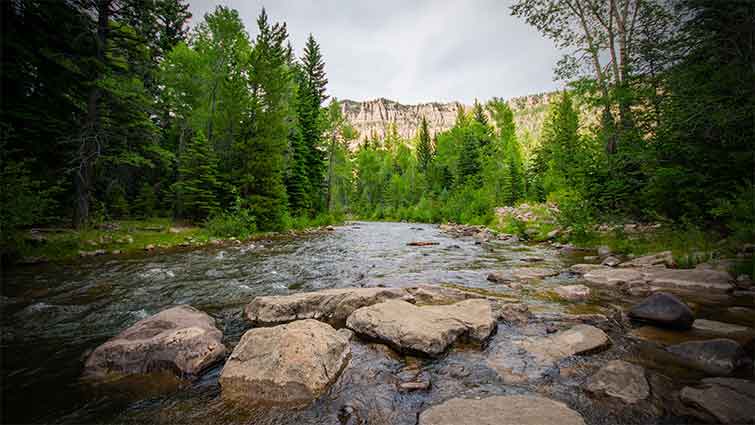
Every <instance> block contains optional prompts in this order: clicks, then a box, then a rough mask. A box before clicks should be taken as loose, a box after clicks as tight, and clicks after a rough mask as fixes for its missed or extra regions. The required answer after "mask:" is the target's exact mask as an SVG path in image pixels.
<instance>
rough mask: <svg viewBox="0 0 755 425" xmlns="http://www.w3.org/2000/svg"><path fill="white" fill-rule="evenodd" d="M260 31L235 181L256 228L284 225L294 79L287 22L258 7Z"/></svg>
mask: <svg viewBox="0 0 755 425" xmlns="http://www.w3.org/2000/svg"><path fill="white" fill-rule="evenodd" d="M257 26H258V29H259V34H258V35H257V39H256V43H255V46H254V50H253V51H252V54H251V58H250V61H249V67H250V69H249V75H250V77H249V85H250V88H251V99H250V109H249V111H248V116H249V117H250V118H251V119H250V120H249V121H248V122H247V124H246V128H245V129H244V133H245V135H246V137H245V138H244V140H243V141H241V142H240V143H238V144H237V148H238V149H239V154H240V158H241V160H242V165H241V167H240V170H239V171H240V175H239V176H238V182H239V183H240V186H241V195H242V196H243V197H244V199H245V202H246V205H247V207H249V208H250V209H251V210H252V214H253V215H254V217H255V219H256V222H257V228H259V229H261V230H278V229H281V228H282V227H283V225H284V222H283V219H284V217H285V214H286V208H287V198H286V186H285V185H284V170H285V163H284V154H285V152H286V148H287V146H288V138H289V126H290V121H291V120H290V114H291V113H292V111H291V109H290V106H291V102H292V98H293V93H294V91H293V81H292V79H291V70H290V68H289V65H288V51H287V47H286V41H287V39H288V31H287V29H286V24H285V23H275V24H270V22H268V17H267V12H265V9H262V12H261V13H260V16H259V17H258V18H257Z"/></svg>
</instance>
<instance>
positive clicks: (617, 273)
mask: <svg viewBox="0 0 755 425" xmlns="http://www.w3.org/2000/svg"><path fill="white" fill-rule="evenodd" d="M582 278H583V279H585V280H586V281H587V282H589V283H592V284H594V285H600V286H611V287H624V286H633V285H642V284H644V283H645V281H646V279H645V276H644V275H643V274H642V272H640V271H638V270H634V269H615V268H612V267H606V266H602V267H601V268H595V269H592V270H589V271H587V272H586V273H585V274H584V275H583V276H582Z"/></svg>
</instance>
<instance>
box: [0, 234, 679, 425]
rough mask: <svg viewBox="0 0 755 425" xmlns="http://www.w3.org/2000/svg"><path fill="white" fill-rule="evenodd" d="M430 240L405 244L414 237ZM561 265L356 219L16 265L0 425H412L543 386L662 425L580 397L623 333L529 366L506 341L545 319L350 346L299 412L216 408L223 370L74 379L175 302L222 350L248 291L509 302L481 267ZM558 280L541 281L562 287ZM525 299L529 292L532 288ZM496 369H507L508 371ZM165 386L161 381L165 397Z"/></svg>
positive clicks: (581, 404)
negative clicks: (366, 292) (460, 401)
mask: <svg viewBox="0 0 755 425" xmlns="http://www.w3.org/2000/svg"><path fill="white" fill-rule="evenodd" d="M416 240H421V241H432V242H437V243H438V245H434V246H429V247H421V248H420V247H410V246H407V243H408V242H410V241H416ZM533 257H536V258H538V259H540V260H541V261H540V262H538V263H537V264H536V265H537V266H538V267H544V266H545V267H555V268H559V269H565V268H566V267H567V266H568V265H570V264H571V263H573V262H574V261H576V259H574V258H569V257H564V256H560V255H559V254H558V253H557V252H556V251H555V250H553V249H549V248H545V247H542V246H526V245H519V244H505V243H482V244H479V243H477V242H476V241H475V240H474V239H472V238H451V237H449V236H447V235H445V234H443V233H441V232H440V231H439V230H438V228H437V226H433V225H426V224H408V223H367V222H356V223H350V224H347V225H344V226H339V227H337V228H336V230H335V231H331V232H323V233H316V234H311V235H306V236H297V237H289V238H278V239H275V240H269V241H255V242H253V243H248V244H242V245H237V246H224V247H213V248H206V249H201V250H194V251H176V252H169V253H159V254H157V255H146V254H145V255H139V256H130V257H119V258H117V259H114V258H112V257H110V258H105V259H101V260H100V259H93V260H91V261H87V262H81V263H77V264H72V265H44V266H29V267H18V268H14V269H11V270H6V271H5V272H4V274H3V294H2V296H3V297H2V308H3V314H2V396H3V414H2V416H3V422H4V423H40V422H46V423H112V422H119V423H152V424H168V423H190V422H191V423H200V424H201V423H247V424H306V423H314V424H359V423H370V424H415V423H416V421H417V415H418V413H419V412H421V411H422V410H424V409H425V408H427V407H428V406H430V405H433V404H437V403H439V402H442V401H443V400H446V399H448V398H451V397H483V396H487V395H493V394H529V393H539V394H542V395H546V396H548V397H551V398H556V399H560V400H562V401H564V402H566V403H567V404H569V405H570V406H571V407H572V408H575V409H577V410H579V411H580V412H581V413H582V414H583V415H584V416H585V418H586V419H587V421H588V422H589V423H612V422H617V421H620V422H625V423H647V422H664V421H673V420H674V419H675V418H673V417H671V416H669V415H668V414H667V413H666V412H663V411H662V409H661V410H658V409H647V408H645V407H641V408H638V409H636V410H637V411H636V412H634V413H632V412H628V411H622V412H616V411H615V409H613V407H612V406H610V405H602V404H600V403H599V402H596V401H592V400H591V399H590V398H588V397H587V396H586V395H584V394H583V393H581V392H580V391H576V390H575V388H578V387H579V385H580V383H581V382H582V381H583V380H584V377H585V375H586V374H587V373H588V372H589V371H594V370H595V368H596V367H597V366H596V365H599V364H601V363H605V361H606V360H607V359H610V358H618V357H624V358H626V357H631V356H635V355H636V354H634V351H636V350H632V348H631V344H629V343H627V342H626V341H625V340H624V337H623V336H622V335H611V336H612V339H613V340H614V344H613V347H612V348H611V349H610V350H608V351H606V352H603V353H599V354H596V355H594V356H590V357H589V358H576V359H572V360H570V361H569V362H568V364H561V365H560V366H561V368H560V369H559V368H555V370H554V369H553V368H552V367H550V368H549V367H546V366H542V367H540V366H538V365H529V364H526V361H525V360H522V358H521V356H520V357H517V353H515V352H513V351H512V350H513V349H512V348H511V344H510V343H509V342H510V341H511V340H512V339H516V338H518V337H522V336H527V335H545V333H546V324H545V323H533V324H531V325H527V326H525V327H517V326H509V325H506V324H500V325H499V329H498V332H497V334H496V335H495V337H494V338H493V340H492V341H491V342H490V343H489V344H488V345H487V347H485V348H484V349H483V350H480V349H479V348H464V347H461V348H457V349H454V350H452V351H451V352H450V353H448V354H447V355H446V356H444V357H443V358H440V359H435V360H428V359H416V358H411V357H402V356H398V355H396V354H395V353H393V352H392V351H391V350H389V349H387V348H385V347H384V346H382V345H378V344H369V343H363V342H359V341H354V342H352V359H351V362H350V364H349V366H348V367H347V368H346V370H345V371H344V373H343V375H342V376H341V378H340V379H339V380H338V382H337V383H336V384H334V385H333V387H332V388H331V389H330V390H329V392H328V393H327V394H326V395H324V396H323V397H321V398H320V399H319V400H317V401H316V402H314V403H313V404H311V405H310V406H308V407H306V408H303V409H287V408H273V407H268V408H256V409H255V410H248V409H243V408H239V407H230V406H227V405H225V404H224V403H223V402H222V400H221V399H220V396H219V393H220V388H219V385H218V377H219V374H220V371H221V369H222V365H218V366H216V367H214V368H213V369H211V370H209V371H207V372H206V373H205V374H204V375H203V376H202V377H200V378H199V379H198V380H196V381H194V382H190V383H187V382H176V381H174V380H172V379H170V378H166V377H152V378H149V379H147V380H145V381H143V382H138V383H134V384H133V385H132V386H130V387H128V388H120V389H119V390H118V391H112V390H109V391H100V390H97V391H95V390H93V389H92V388H90V387H87V386H85V385H84V384H82V383H80V382H79V379H78V378H79V376H80V374H81V370H82V365H83V359H84V358H85V356H86V354H87V353H88V352H89V351H90V350H92V349H93V348H94V347H96V346H97V345H99V344H101V343H102V342H104V341H105V340H107V339H108V338H110V337H112V336H114V335H116V334H117V333H119V332H120V331H122V330H123V329H124V328H126V327H128V326H129V325H131V324H133V323H134V322H136V321H137V320H139V319H142V318H144V317H147V316H148V315H151V314H154V313H156V312H158V311H160V310H162V309H164V308H166V307H169V306H172V305H176V304H191V305H192V306H194V307H196V308H198V309H200V310H203V311H205V312H207V313H209V314H210V315H212V316H213V317H215V318H216V319H217V322H218V327H219V328H220V329H222V330H223V332H224V343H225V344H226V346H227V347H229V352H230V350H232V348H233V347H234V346H235V345H236V344H237V343H238V341H239V339H240V338H241V335H242V334H243V333H244V332H245V331H246V330H247V329H248V328H249V325H248V323H246V322H245V321H244V319H243V318H242V315H241V311H242V309H243V306H244V305H245V304H247V303H249V302H250V301H251V300H252V299H253V298H254V297H255V296H258V295H285V294H291V293H295V292H301V291H314V290H318V289H324V288H342V287H368V286H378V285H382V286H388V287H392V286H411V285H416V284H428V283H429V284H454V285H462V286H467V287H475V288H483V289H485V290H488V291H494V292H499V293H501V294H504V295H513V294H512V291H511V290H509V289H507V288H503V287H502V286H500V285H496V284H493V283H490V282H488V281H487V280H486V276H487V275H488V273H490V272H492V271H501V270H505V269H507V268H511V267H514V266H517V267H521V266H527V265H528V264H529V263H528V262H525V261H523V260H528V259H531V258H533ZM576 279H577V278H576V276H574V275H572V274H569V273H566V272H565V273H562V274H560V275H559V276H556V277H553V278H548V279H545V281H544V282H540V283H539V285H541V286H544V287H549V286H556V285H561V284H565V283H573V282H575V281H576ZM528 294H529V295H528ZM517 297H520V298H522V300H523V301H525V302H527V303H529V304H530V309H531V310H532V311H533V312H536V313H537V312H544V313H563V312H567V313H580V312H606V309H608V308H620V307H625V306H626V303H628V302H631V301H632V300H628V299H623V298H618V297H611V296H608V295H606V296H599V297H598V298H594V299H593V300H592V302H591V303H589V304H564V303H560V302H556V301H550V300H548V299H547V298H543V297H538V296H536V293H535V292H527V291H524V292H523V294H518V295H517ZM416 370H422V371H425V372H426V373H427V374H429V376H430V377H431V382H432V386H431V389H430V390H429V391H417V392H401V391H399V390H398V389H397V383H398V382H400V380H401V379H402V376H403V374H406V373H407V371H409V372H411V371H416ZM501 370H506V371H515V372H518V373H519V374H518V375H517V376H520V377H521V376H526V377H529V378H531V379H524V380H522V379H510V378H511V377H510V376H509V375H507V374H506V373H501ZM166 387H167V388H171V390H169V391H167V392H166Z"/></svg>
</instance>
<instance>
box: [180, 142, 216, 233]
mask: <svg viewBox="0 0 755 425" xmlns="http://www.w3.org/2000/svg"><path fill="white" fill-rule="evenodd" d="M180 163H181V166H180V167H179V169H178V172H179V178H178V181H177V182H176V183H174V184H173V186H172V189H173V193H174V196H175V202H176V211H177V212H178V214H179V216H180V217H185V218H190V219H193V220H203V219H205V218H207V217H208V216H209V215H210V214H212V213H213V212H215V211H216V210H217V209H218V202H217V191H218V187H219V183H218V176H217V174H218V160H217V157H216V156H215V152H214V150H213V149H212V147H211V146H210V144H209V143H208V142H207V138H206V137H205V135H204V133H202V132H199V133H198V134H197V135H195V136H194V139H193V140H192V141H191V142H190V143H189V144H188V146H186V149H185V150H184V151H183V153H182V154H181V157H180Z"/></svg>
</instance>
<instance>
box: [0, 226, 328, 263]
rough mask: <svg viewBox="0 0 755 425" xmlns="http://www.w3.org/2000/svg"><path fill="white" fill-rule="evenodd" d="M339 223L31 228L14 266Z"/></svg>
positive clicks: (149, 250) (192, 246)
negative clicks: (241, 231) (251, 227)
mask: <svg viewBox="0 0 755 425" xmlns="http://www.w3.org/2000/svg"><path fill="white" fill-rule="evenodd" d="M337 223H338V220H336V219H328V220H324V221H323V220H317V221H315V220H313V221H312V222H311V223H309V222H301V223H297V226H296V227H295V228H292V229H289V230H287V231H285V232H255V233H252V234H251V235H249V236H244V237H235V236H230V237H226V236H218V235H216V234H214V233H213V232H212V231H211V230H210V229H208V228H207V227H206V226H199V225H193V224H190V223H184V222H176V221H174V220H172V219H169V218H152V219H143V220H115V221H110V222H106V223H102V224H100V225H96V226H93V227H92V228H89V229H84V230H74V229H71V228H33V229H30V230H28V231H26V232H24V233H23V234H22V235H21V237H20V238H19V239H20V241H21V242H20V243H19V244H18V245H19V246H18V247H17V249H16V250H17V252H16V253H15V255H14V261H13V262H14V263H15V264H20V265H24V264H25V265H30V264H41V263H50V262H52V263H56V262H75V261H77V260H79V259H86V258H92V257H101V256H110V257H112V256H124V255H133V254H138V253H145V252H146V253H152V254H159V253H165V252H166V251H170V250H175V249H184V250H186V249H197V248H202V247H206V246H223V245H233V244H236V245H238V244H242V243H245V242H251V241H258V240H265V239H272V238H279V237H290V236H296V235H301V234H307V233H312V232H320V231H328V228H329V226H331V227H330V228H331V230H332V225H333V224H337Z"/></svg>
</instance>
